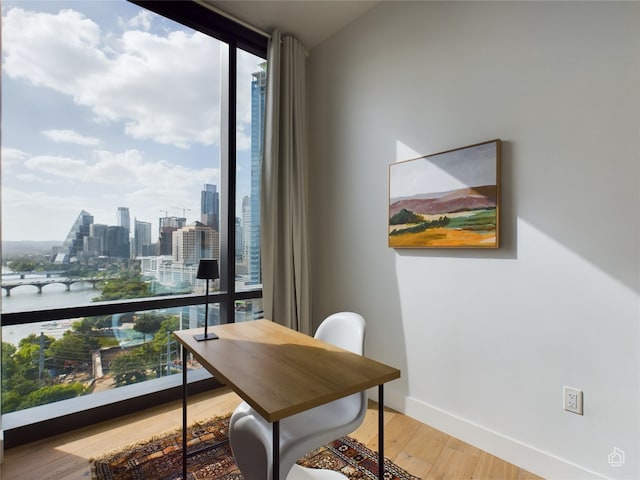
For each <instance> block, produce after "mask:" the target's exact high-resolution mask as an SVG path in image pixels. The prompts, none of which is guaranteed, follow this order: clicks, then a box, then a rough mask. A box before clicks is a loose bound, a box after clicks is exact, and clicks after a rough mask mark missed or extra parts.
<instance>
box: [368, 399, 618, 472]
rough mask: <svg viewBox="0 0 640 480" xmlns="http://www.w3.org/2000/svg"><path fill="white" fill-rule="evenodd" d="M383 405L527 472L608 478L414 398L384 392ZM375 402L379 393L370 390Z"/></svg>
mask: <svg viewBox="0 0 640 480" xmlns="http://www.w3.org/2000/svg"><path fill="white" fill-rule="evenodd" d="M384 396H385V398H384V403H385V405H386V406H387V407H390V408H392V409H394V410H397V411H399V412H401V413H403V414H405V415H407V416H409V417H412V418H415V419H416V420H418V421H420V422H422V423H424V424H426V425H429V426H431V427H433V428H435V429H437V430H440V431H442V432H444V433H446V434H448V435H451V436H452V437H455V438H457V439H459V440H462V441H463V442H466V443H469V444H471V445H473V446H474V447H477V448H479V449H481V450H483V451H485V452H488V453H490V454H492V455H495V456H496V457H499V458H501V459H503V460H505V461H507V462H509V463H512V464H514V465H517V466H518V467H520V468H523V469H524V470H527V471H529V472H531V473H534V474H536V475H539V476H541V477H542V478H552V479H555V480H560V479H562V480H587V479H605V478H606V477H603V476H602V475H599V474H597V473H595V472H592V471H590V470H587V469H585V468H583V467H580V466H579V465H575V464H573V463H571V462H567V461H566V460H563V459H561V458H558V457H555V456H554V455H551V454H549V453H547V452H544V451H541V450H539V449H537V448H534V447H531V446H529V445H526V444H524V443H522V442H519V441H518V440H515V439H513V438H509V437H507V436H505V435H502V434H500V433H497V432H494V431H492V430H489V429H487V428H485V427H482V426H480V425H477V424H474V423H472V422H469V421H468V420H465V419H463V418H460V417H457V416H455V415H452V414H450V413H448V412H445V411H443V410H441V409H439V408H436V407H434V406H432V405H429V404H427V403H424V402H422V401H420V400H417V399H415V398H411V397H405V396H402V395H398V394H394V393H393V392H387V391H385V392H384ZM370 397H371V398H373V399H374V400H375V399H376V397H377V392H374V391H371V392H370Z"/></svg>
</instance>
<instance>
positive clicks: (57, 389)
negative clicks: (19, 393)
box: [17, 383, 85, 410]
mask: <svg viewBox="0 0 640 480" xmlns="http://www.w3.org/2000/svg"><path fill="white" fill-rule="evenodd" d="M83 393H85V387H84V385H82V384H81V383H72V384H69V385H51V386H47V387H42V388H39V389H38V390H35V391H33V392H31V393H29V394H28V395H27V396H26V397H24V399H23V400H22V401H21V402H20V404H19V405H18V408H17V409H18V410H22V409H24V408H31V407H37V406H38V405H45V404H47V403H51V402H58V401H60V400H67V399H68V398H74V397H77V396H79V395H82V394H83Z"/></svg>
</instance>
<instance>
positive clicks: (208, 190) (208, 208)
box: [200, 183, 220, 232]
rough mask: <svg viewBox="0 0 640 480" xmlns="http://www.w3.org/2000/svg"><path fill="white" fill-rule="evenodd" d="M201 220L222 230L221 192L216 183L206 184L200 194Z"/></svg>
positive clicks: (215, 228)
mask: <svg viewBox="0 0 640 480" xmlns="http://www.w3.org/2000/svg"><path fill="white" fill-rule="evenodd" d="M200 222H201V223H202V224H204V225H206V226H208V227H211V228H213V229H214V230H216V231H218V232H219V231H220V194H219V193H218V189H217V187H216V186H215V185H211V184H208V183H207V184H205V186H204V190H202V193H201V194H200Z"/></svg>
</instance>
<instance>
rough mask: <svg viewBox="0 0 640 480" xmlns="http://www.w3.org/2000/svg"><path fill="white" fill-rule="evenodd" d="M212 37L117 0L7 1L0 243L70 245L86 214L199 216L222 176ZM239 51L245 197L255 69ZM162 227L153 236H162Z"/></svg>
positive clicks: (216, 50)
mask: <svg viewBox="0 0 640 480" xmlns="http://www.w3.org/2000/svg"><path fill="white" fill-rule="evenodd" d="M225 54H226V46H225V45H224V44H222V43H220V42H218V41H217V40H215V39H213V38H211V37H208V36H206V35H203V34H201V33H199V32H195V31H193V30H191V29H189V28H187V27H184V26H182V25H180V24H177V23H175V22H172V21H170V20H167V19H164V18H162V17H160V16H158V15H155V14H153V13H151V12H149V11H147V10H144V9H142V8H140V7H138V6H136V5H133V4H131V3H128V2H125V1H121V0H107V1H99V0H93V1H67V2H61V1H56V0H48V1H17V2H16V1H6V0H3V2H2V239H3V240H57V241H60V242H62V241H63V240H64V238H65V237H66V235H67V233H68V232H69V229H70V228H71V226H72V224H73V222H74V221H75V219H76V218H77V216H78V215H79V213H80V212H81V211H82V210H86V211H88V212H89V213H90V214H92V215H93V216H94V222H95V223H102V224H107V225H116V211H117V209H118V207H128V208H129V211H130V217H131V222H132V228H133V219H134V218H137V219H138V220H142V221H146V222H151V223H152V229H153V232H155V233H157V228H158V218H159V217H161V216H165V214H168V215H169V216H183V214H184V215H185V216H186V217H187V221H188V222H189V223H191V222H192V221H194V220H199V219H200V192H201V190H202V189H203V186H204V184H205V183H212V184H215V185H218V186H219V184H220V182H219V178H220V171H219V163H220V162H219V157H220V122H221V120H220V118H221V117H220V65H221V62H224V59H225V58H226V55H225ZM263 61H264V60H263V59H260V58H258V57H255V56H253V55H250V54H248V53H245V52H240V53H239V55H238V72H239V74H238V75H239V81H238V107H237V108H238V124H237V137H238V144H237V149H238V187H237V188H238V196H239V198H241V197H242V196H244V195H249V185H250V164H249V159H250V134H251V129H250V125H251V124H250V122H251V100H250V85H251V74H252V73H253V72H255V71H257V70H258V69H259V67H258V65H259V64H260V63H262V62H263ZM154 236H157V235H155V234H154Z"/></svg>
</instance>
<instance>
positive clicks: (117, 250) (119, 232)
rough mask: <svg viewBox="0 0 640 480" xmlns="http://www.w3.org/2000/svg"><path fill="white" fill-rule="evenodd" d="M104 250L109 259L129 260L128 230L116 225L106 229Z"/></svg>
mask: <svg viewBox="0 0 640 480" xmlns="http://www.w3.org/2000/svg"><path fill="white" fill-rule="evenodd" d="M104 250H105V253H106V254H107V256H108V257H111V258H129V256H130V255H131V252H130V244H129V230H127V229H126V228H124V227H119V226H117V225H110V226H108V227H107V233H106V235H105V242H104Z"/></svg>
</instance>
